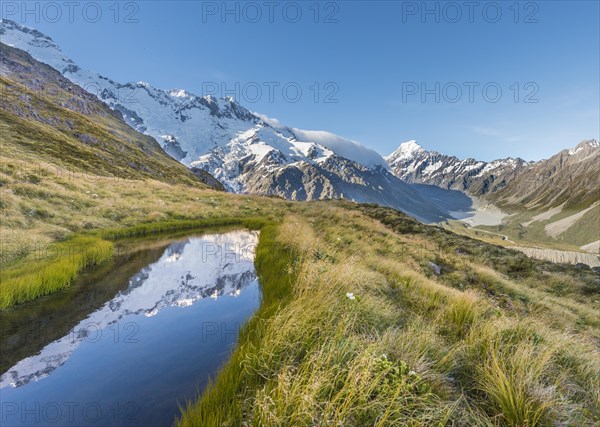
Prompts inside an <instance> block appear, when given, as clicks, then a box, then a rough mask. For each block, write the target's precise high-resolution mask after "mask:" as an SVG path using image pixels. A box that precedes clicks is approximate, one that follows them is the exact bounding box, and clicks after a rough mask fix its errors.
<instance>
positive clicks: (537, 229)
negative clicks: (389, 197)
mask: <svg viewBox="0 0 600 427" xmlns="http://www.w3.org/2000/svg"><path fill="white" fill-rule="evenodd" d="M386 160H387V161H388V162H389V164H390V167H391V168H392V171H393V172H394V174H395V175H396V176H397V177H399V178H401V179H403V180H405V181H407V182H410V183H418V184H428V185H435V186H438V187H441V188H444V189H454V190H460V191H463V192H465V193H467V194H469V195H471V196H481V197H483V198H484V199H485V202H487V203H493V204H494V205H496V206H498V207H500V208H501V209H502V210H503V211H505V212H507V213H509V214H510V215H508V216H506V218H505V219H504V220H503V222H502V224H501V225H499V226H495V227H494V226H482V227H483V228H486V229H487V230H489V231H494V232H498V233H500V234H501V235H503V236H509V237H510V239H511V240H516V241H526V242H530V243H531V242H538V243H556V242H558V243H565V244H568V245H572V246H575V247H572V248H571V249H577V248H576V247H581V249H583V250H585V251H590V252H596V253H597V252H598V243H599V242H600V178H599V174H598V170H600V144H599V143H598V142H597V141H595V140H589V141H583V142H581V143H580V144H578V145H577V146H576V147H574V148H572V149H566V150H563V151H561V152H560V153H558V154H556V155H554V156H552V157H551V158H549V159H547V160H540V161H538V162H526V161H524V160H522V159H519V158H517V159H512V158H508V159H500V160H494V161H492V162H489V163H488V162H483V161H477V160H474V159H466V160H460V159H458V158H456V157H454V156H447V155H444V154H440V153H438V152H435V151H427V150H425V149H423V148H422V147H421V146H419V145H418V144H417V143H416V142H415V141H409V142H406V143H404V144H401V145H400V147H399V148H398V149H397V150H396V151H395V152H394V153H392V154H390V155H389V156H388V157H386ZM421 193H423V192H421ZM436 197H437V198H439V197H440V196H436Z"/></svg>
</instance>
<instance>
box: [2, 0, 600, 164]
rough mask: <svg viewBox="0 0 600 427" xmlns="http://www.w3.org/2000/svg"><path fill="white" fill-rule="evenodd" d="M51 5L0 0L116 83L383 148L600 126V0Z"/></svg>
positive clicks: (487, 147)
mask: <svg viewBox="0 0 600 427" xmlns="http://www.w3.org/2000/svg"><path fill="white" fill-rule="evenodd" d="M7 3H8V4H12V6H8V9H7V6H6V4H7ZM55 3H56V4H58V5H59V7H60V9H61V15H60V17H58V15H56V9H52V7H48V6H45V4H46V3H29V4H28V5H27V6H26V7H27V8H29V9H28V10H30V11H33V12H32V13H30V14H28V15H26V16H23V14H22V13H23V11H24V9H23V5H22V2H20V1H19V2H8V1H5V2H3V6H2V14H3V17H6V18H10V19H13V20H15V21H17V22H21V23H23V24H26V25H28V26H31V27H36V28H38V29H39V30H40V31H42V32H44V33H46V34H48V35H49V36H51V37H52V38H53V39H54V40H55V41H56V42H57V43H58V44H59V45H60V46H61V47H62V49H63V50H64V51H65V52H66V53H67V54H68V55H69V56H70V57H71V58H72V59H73V60H75V62H76V63H78V64H79V65H80V66H82V67H83V68H87V69H91V70H94V71H97V72H99V73H101V74H103V75H106V76H109V77H111V78H113V79H114V80H117V81H121V82H127V81H140V80H143V81H147V82H149V83H151V84H152V85H154V86H156V87H160V88H163V89H170V88H184V89H186V90H188V91H191V92H194V93H197V94H202V93H205V92H207V91H210V92H211V93H215V94H217V95H219V94H221V95H225V94H228V93H231V94H233V95H234V96H236V98H238V100H239V101H240V102H241V103H242V104H243V105H244V106H246V107H247V108H249V109H250V110H253V111H257V112H260V113H263V114H265V115H267V116H269V117H274V118H277V119H278V120H279V121H280V122H282V123H284V124H287V125H290V126H294V127H299V128H303V129H319V130H328V131H331V132H334V133H337V134H340V135H342V136H345V137H348V138H352V139H355V140H357V141H360V142H361V143H363V144H364V145H367V146H369V147H371V148H374V149H375V150H377V151H378V152H380V153H381V154H383V155H386V154H388V153H389V152H391V151H393V150H394V149H395V148H396V147H397V146H398V144H400V143H401V142H404V141H406V140H409V139H416V140H417V141H418V142H419V143H420V144H421V145H423V146H424V147H425V148H427V149H435V150H438V151H441V152H444V153H448V154H454V155H457V156H459V157H475V158H479V159H483V160H491V159H494V158H500V157H506V156H509V155H512V156H521V157H524V158H526V159H539V158H543V157H548V156H550V155H552V154H554V153H555V152H557V151H559V150H560V149H563V148H565V147H569V146H574V145H576V144H577V143H578V142H580V141H581V140H582V139H586V138H596V139H598V136H599V132H600V130H599V128H600V123H599V121H600V107H599V105H600V99H599V97H600V95H599V93H600V84H599V76H600V53H599V52H600V41H599V39H600V24H599V21H600V10H599V4H600V2H597V1H581V2H577V1H569V2H560V1H541V2H518V3H516V4H515V2H513V1H508V2H502V1H499V2H486V1H481V2H475V3H472V6H471V7H473V9H472V10H469V7H468V6H465V2H463V1H459V2H450V3H448V2H435V1H433V2H426V3H424V2H420V1H419V2H400V1H398V2H392V1H388V2H374V1H371V2H361V1H341V2H320V3H318V4H316V3H315V2H312V1H306V2H287V1H276V2H272V3H271V5H266V4H265V2H264V1H262V0H261V1H258V2H251V4H250V5H248V4H247V3H243V2H229V3H228V4H227V6H226V7H227V8H228V10H231V11H233V12H231V13H229V14H226V15H225V16H223V15H222V13H223V12H224V10H223V2H220V1H219V2H193V1H188V2H177V1H171V2H166V1H165V2H163V1H142V2H120V3H119V4H118V7H115V2H113V1H108V2H97V3H94V2H78V6H77V7H76V8H75V9H73V15H72V19H70V17H69V9H68V8H69V6H68V5H66V3H68V2H60V1H59V2H55ZM88 3H94V5H98V7H99V9H100V10H101V11H102V15H101V16H100V17H97V16H98V15H97V9H98V8H96V7H95V6H94V5H92V6H88V7H87V9H86V10H85V13H84V11H83V10H82V8H83V7H84V6H85V5H86V4H88ZM36 4H37V6H36ZM424 5H425V6H424ZM424 7H426V8H427V9H428V10H430V13H425V14H423V12H427V11H426V10H424ZM15 8H16V9H15ZM36 8H38V9H36ZM44 8H46V9H44ZM236 8H237V12H236ZM270 8H272V9H270ZM436 8H437V10H439V12H436ZM15 10H16V12H15ZM117 10H118V12H119V13H118V15H115V13H116V11H117ZM259 10H260V14H261V15H260V17H258V15H257V13H258V11H259ZM317 10H318V12H319V13H318V15H317V14H316V11H317ZM298 11H300V12H301V16H300V17H298ZM459 14H460V16H459ZM128 18H129V19H128ZM94 20H97V22H91V21H94ZM436 20H437V21H439V22H436ZM50 21H56V22H50ZM70 21H73V22H70ZM115 21H117V22H115ZM127 21H129V22H127ZM135 21H137V22H135ZM236 21H238V22H236ZM252 21H257V22H252ZM271 21H272V22H271ZM294 21H297V22H294ZM315 21H316V22H315ZM456 21H457V22H456ZM515 21H516V22H515ZM258 88H260V92H259V91H258ZM284 88H285V90H284ZM298 88H300V89H301V90H302V94H301V95H299V94H298V92H297V89H298ZM317 88H318V90H317ZM484 88H485V89H484ZM459 89H460V93H459V92H458V90H459ZM498 89H499V90H501V92H502V94H501V95H500V94H499V93H498V92H497V91H498ZM226 92H227V93H226ZM436 97H438V98H439V99H437V100H436ZM470 97H471V99H469V98H470ZM294 100H296V102H292V101H294ZM536 100H537V102H534V101H536ZM326 101H337V102H326ZM493 101H495V102H493Z"/></svg>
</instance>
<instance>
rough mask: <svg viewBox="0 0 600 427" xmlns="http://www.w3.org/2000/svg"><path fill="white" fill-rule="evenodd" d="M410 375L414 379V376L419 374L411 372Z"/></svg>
mask: <svg viewBox="0 0 600 427" xmlns="http://www.w3.org/2000/svg"><path fill="white" fill-rule="evenodd" d="M408 375H410V376H411V377H412V376H414V375H417V373H416V372H415V371H410V372H409V373H408Z"/></svg>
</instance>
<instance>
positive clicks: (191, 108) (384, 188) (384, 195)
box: [0, 20, 444, 221]
mask: <svg viewBox="0 0 600 427" xmlns="http://www.w3.org/2000/svg"><path fill="white" fill-rule="evenodd" d="M0 36H1V38H2V42H3V43H6V44H9V45H11V46H14V47H16V48H18V49H22V50H24V51H26V52H28V53H30V54H31V55H32V56H33V57H34V58H35V59H37V60H38V61H40V62H43V63H46V64H48V65H50V66H51V67H53V68H55V69H56V70H58V71H59V72H61V73H62V74H63V75H64V76H65V77H66V78H68V79H69V80H71V81H72V82H74V83H76V84H78V85H79V86H81V87H83V88H84V89H86V90H87V91H88V92H90V93H93V94H95V95H97V96H98V97H99V98H100V99H101V100H103V101H104V102H105V103H107V104H108V105H109V106H110V107H111V108H113V109H114V110H117V111H119V112H121V114H122V115H123V117H124V118H125V120H126V121H127V123H129V124H130V125H131V126H132V127H134V128H135V129H136V130H138V131H139V132H142V133H145V134H147V135H150V136H152V137H154V138H155V139H156V140H157V141H158V142H159V143H160V145H161V146H162V147H163V149H164V150H165V151H166V152H167V153H169V154H170V155H171V156H172V157H174V158H176V159H177V160H179V161H180V162H182V163H183V164H185V165H187V166H189V167H195V168H199V169H203V170H205V171H207V172H209V173H210V174H212V175H213V176H214V177H215V178H217V179H218V180H220V181H221V182H222V183H223V184H224V185H225V187H226V188H227V189H228V190H230V191H235V192H238V193H255V194H262V195H277V196H282V197H286V198H289V199H293V200H314V199H326V198H346V199H351V200H355V201H357V202H371V203H378V204H381V205H387V206H391V207H394V208H396V209H400V210H402V211H404V212H406V213H409V214H410V215H413V216H415V217H417V218H419V219H421V220H424V221H438V220H440V219H441V218H442V217H443V216H444V214H443V213H442V212H440V211H439V210H438V209H437V208H436V207H435V206H434V205H432V204H431V202H429V201H427V200H426V199H424V198H423V197H421V195H420V194H419V193H418V192H417V191H416V190H415V189H413V188H412V187H411V186H410V185H407V184H406V183H404V182H402V181H400V180H399V179H398V178H396V177H395V176H394V175H393V174H392V173H391V172H390V171H389V169H388V166H387V163H386V161H385V160H384V159H383V158H382V157H381V156H380V155H379V154H377V153H376V152H375V151H373V150H371V149H368V148H366V147H364V146H362V145H360V144H359V143H357V142H355V141H351V140H348V139H346V138H343V137H340V136H337V135H334V134H331V133H328V132H322V131H305V130H301V129H296V128H293V127H288V126H283V125H280V124H279V123H278V122H276V121H274V120H271V119H268V118H266V117H264V116H262V115H260V114H257V113H253V112H251V111H249V110H247V109H246V108H244V107H243V106H241V105H240V104H239V103H237V102H236V101H235V100H234V99H232V98H229V97H228V98H215V97H212V96H197V95H194V94H192V93H190V92H187V91H185V90H183V89H174V90H170V91H164V90H161V89H157V88H154V87H152V86H151V85H150V84H148V83H144V82H138V83H126V84H121V83H118V82H115V81H113V80H111V79H110V78H108V77H105V76H101V75H98V74H96V73H94V72H91V71H86V70H84V69H82V68H81V67H79V66H78V65H77V64H75V62H73V61H72V60H71V59H70V58H69V57H68V56H67V55H65V54H64V52H62V50H61V49H60V48H59V46H58V45H57V44H56V43H54V41H52V39H51V38H50V37H48V36H46V35H44V34H42V33H40V32H39V31H37V30H34V29H30V28H27V27H24V26H21V25H19V24H17V23H15V22H13V21H9V20H2V21H1V22H0Z"/></svg>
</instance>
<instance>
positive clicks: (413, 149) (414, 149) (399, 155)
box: [386, 139, 425, 163]
mask: <svg viewBox="0 0 600 427" xmlns="http://www.w3.org/2000/svg"><path fill="white" fill-rule="evenodd" d="M424 151H425V149H424V148H423V147H421V146H420V145H419V144H417V141H415V140H414V139H412V140H410V141H406V142H403V143H402V144H400V146H399V147H398V148H397V149H396V151H394V152H393V153H392V154H390V155H389V156H388V157H387V158H386V160H387V161H388V162H390V163H391V162H393V161H395V160H399V159H408V158H411V157H413V156H414V155H415V154H416V153H421V152H424Z"/></svg>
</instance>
